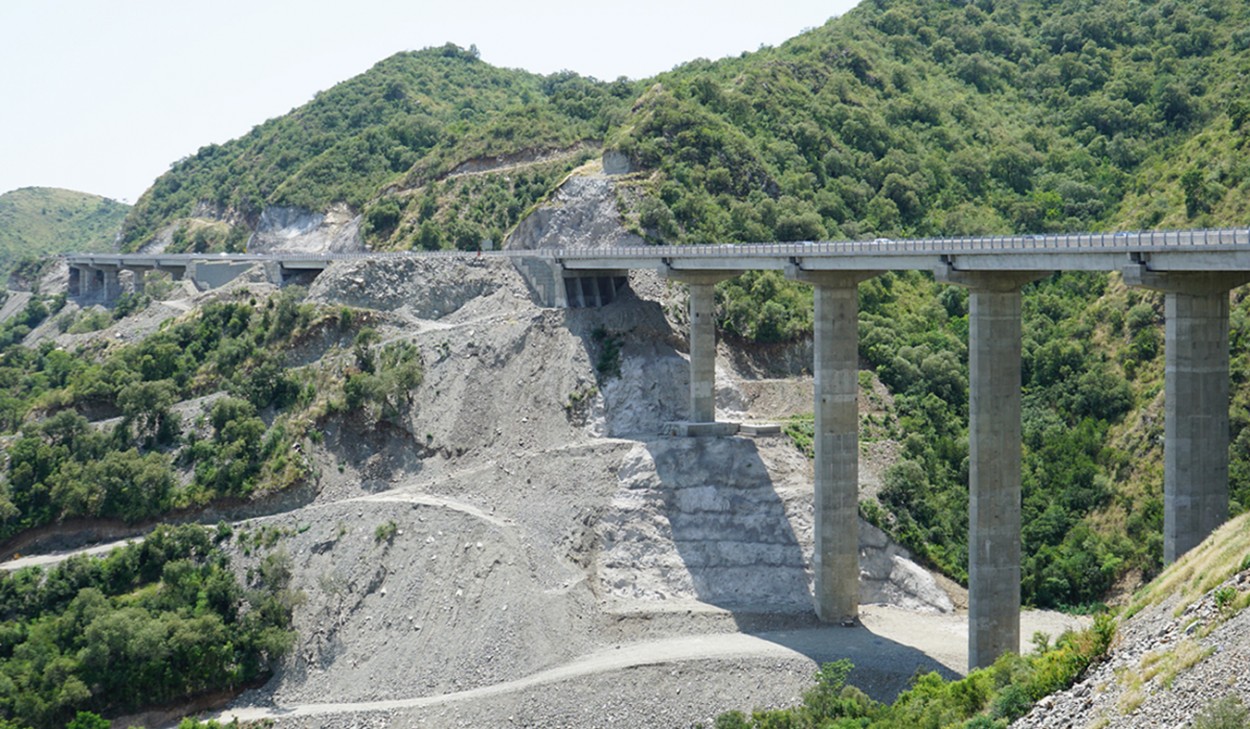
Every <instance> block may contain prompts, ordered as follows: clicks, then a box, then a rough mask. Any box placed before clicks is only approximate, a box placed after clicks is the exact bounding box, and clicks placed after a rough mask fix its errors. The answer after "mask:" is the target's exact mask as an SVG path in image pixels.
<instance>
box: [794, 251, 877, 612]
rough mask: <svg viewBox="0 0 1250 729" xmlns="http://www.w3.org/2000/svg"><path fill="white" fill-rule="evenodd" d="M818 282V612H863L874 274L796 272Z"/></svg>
mask: <svg viewBox="0 0 1250 729" xmlns="http://www.w3.org/2000/svg"><path fill="white" fill-rule="evenodd" d="M789 274H790V276H791V277H792V278H795V279H798V280H800V281H806V282H808V283H811V284H814V287H815V288H814V289H813V292H812V294H813V298H814V299H815V312H814V314H815V316H814V319H813V328H814V330H815V331H814V335H815V336H814V337H813V342H812V344H813V347H814V349H815V356H814V360H815V362H814V367H813V372H814V373H815V378H814V379H815V383H814V384H815V390H816V396H815V408H814V412H815V416H816V422H815V429H816V432H815V438H814V441H815V443H814V445H815V450H816V463H815V484H814V485H815V499H814V511H815V514H814V517H815V518H814V526H813V529H814V532H815V534H814V537H815V545H814V546H815V549H814V552H813V555H812V567H813V571H814V572H815V602H816V615H817V616H818V617H819V618H820V619H821V620H822V621H824V622H827V623H849V622H852V621H854V620H855V619H856V618H857V617H858V616H859V407H858V396H859V292H858V289H857V286H858V284H859V282H860V281H863V280H864V279H867V278H870V277H871V276H873V275H875V273H871V272H858V271H857V272H832V271H829V272H825V271H821V272H811V271H796V270H791V271H790V272H789Z"/></svg>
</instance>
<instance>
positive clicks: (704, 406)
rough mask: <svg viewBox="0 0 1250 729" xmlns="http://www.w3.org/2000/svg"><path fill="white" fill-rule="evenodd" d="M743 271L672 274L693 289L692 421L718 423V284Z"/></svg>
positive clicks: (691, 322)
mask: <svg viewBox="0 0 1250 729" xmlns="http://www.w3.org/2000/svg"><path fill="white" fill-rule="evenodd" d="M740 273H741V271H669V272H668V274H667V275H668V278H670V279H673V280H675V281H681V282H682V283H685V284H686V285H687V286H688V287H689V288H690V422H691V423H715V422H716V284H717V283H718V282H720V281H724V280H725V279H729V278H733V277H734V276H737V275H738V274H740Z"/></svg>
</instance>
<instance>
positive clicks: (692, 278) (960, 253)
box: [67, 228, 1250, 667]
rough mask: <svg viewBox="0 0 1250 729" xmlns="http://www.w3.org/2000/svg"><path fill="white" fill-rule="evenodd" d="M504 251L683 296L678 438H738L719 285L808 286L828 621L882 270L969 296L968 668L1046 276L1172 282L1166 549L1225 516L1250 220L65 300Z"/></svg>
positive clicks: (549, 298) (91, 268) (240, 259)
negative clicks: (448, 266)
mask: <svg viewBox="0 0 1250 729" xmlns="http://www.w3.org/2000/svg"><path fill="white" fill-rule="evenodd" d="M479 256H482V257H504V258H508V259H511V260H512V262H513V264H514V265H515V266H516V268H517V270H518V271H520V273H521V274H522V275H523V276H524V277H525V279H526V280H527V281H528V283H529V285H530V288H531V290H532V292H533V295H534V298H535V299H536V300H538V301H539V303H541V304H542V305H544V306H549V307H581V306H603V305H607V304H610V303H612V302H613V301H615V300H616V299H617V298H618V297H619V296H620V295H621V294H622V292H623V291H624V289H625V287H626V285H627V284H626V281H627V275H628V272H629V271H630V270H632V269H654V270H657V271H659V272H660V273H661V274H662V275H664V276H667V277H668V278H670V279H673V280H677V281H681V282H683V283H685V284H687V285H688V286H689V290H690V317H689V318H690V334H689V341H690V408H689V421H688V422H685V423H683V424H678V425H680V426H681V427H680V428H679V429H677V432H682V433H686V434H690V435H701V434H702V435H716V434H720V433H726V432H733V428H727V427H722V426H727V425H731V424H726V423H717V422H716V404H715V398H714V386H715V381H716V377H715V368H716V328H715V323H714V314H715V295H714V292H715V284H716V283H717V282H718V281H722V280H724V279H727V278H731V277H733V276H736V275H738V274H740V273H742V272H744V271H750V270H776V271H784V272H785V274H786V275H787V276H788V277H790V278H792V279H795V280H798V281H804V282H807V283H809V284H811V285H812V286H813V288H814V300H815V315H814V317H813V322H814V337H813V350H814V353H815V355H814V359H815V361H814V362H813V367H812V371H813V372H814V373H815V391H816V395H815V402H814V411H815V437H814V443H815V451H816V453H815V477H814V481H815V512H816V513H815V519H814V531H815V542H816V548H815V554H814V559H813V562H814V563H813V570H814V572H815V603H816V604H815V607H816V612H817V614H818V615H819V616H820V618H821V619H822V620H825V621H829V622H846V621H848V620H854V619H855V618H856V616H857V615H858V612H859V604H858V599H859V598H858V594H859V589H858V580H859V561H858V560H859V535H858V531H859V518H858V504H859V442H858V438H859V419H858V409H857V403H856V399H857V397H858V372H857V364H858V293H857V287H858V285H859V283H860V282H861V281H864V280H866V279H869V278H872V277H873V276H876V275H878V274H879V273H881V272H883V271H891V270H922V271H931V272H932V273H933V274H934V276H935V278H936V279H937V280H938V281H941V282H943V283H948V284H951V285H956V286H962V287H965V288H967V289H968V290H969V297H968V298H969V311H968V330H969V332H968V370H969V372H968V379H969V408H968V410H969V428H968V430H969V440H970V443H969V531H968V563H969V564H968V576H969V580H968V581H969V630H968V643H969V663H970V665H971V666H972V667H978V666H986V665H989V664H991V663H993V662H994V660H995V659H996V658H998V656H999V655H1001V654H1002V653H1004V652H1007V651H1014V650H1016V648H1017V647H1018V646H1019V643H1020V556H1021V555H1020V468H1021V422H1020V416H1021V412H1020V409H1021V402H1020V400H1021V397H1020V384H1021V381H1020V379H1021V374H1020V348H1021V345H1020V342H1021V318H1020V309H1021V289H1022V288H1023V287H1024V286H1025V285H1026V284H1028V283H1029V282H1031V281H1034V280H1037V279H1039V278H1043V277H1045V276H1048V275H1050V274H1051V273H1052V272H1055V271H1120V272H1121V273H1122V274H1123V276H1124V280H1125V282H1126V283H1127V284H1128V285H1130V286H1137V287H1141V288H1148V289H1153V290H1156V291H1161V292H1163V293H1164V295H1165V296H1164V302H1165V316H1164V318H1165V332H1166V337H1165V351H1166V363H1165V388H1166V390H1165V430H1164V439H1165V442H1164V560H1165V561H1167V562H1172V561H1174V560H1176V559H1177V558H1179V557H1180V556H1181V555H1183V554H1184V553H1185V552H1187V551H1188V550H1189V549H1191V548H1192V547H1194V546H1195V545H1197V544H1198V543H1199V542H1201V541H1202V540H1203V539H1204V538H1206V536H1207V535H1208V534H1210V533H1211V532H1212V531H1213V530H1214V529H1215V528H1216V527H1218V526H1219V525H1220V524H1221V523H1223V522H1224V521H1225V520H1226V519H1227V518H1228V442H1229V422H1228V402H1229V367H1228V365H1229V351H1228V347H1229V337H1228V329H1229V324H1228V319H1229V292H1230V291H1231V290H1232V289H1234V288H1236V287H1238V286H1241V285H1243V284H1245V283H1247V282H1250V229H1246V228H1239V229H1235V230H1232V229H1225V230H1192V231H1145V232H1135V233H1094V234H1080V235H1041V236H1039V235H1024V236H992V237H979V238H921V239H914V240H886V239H877V240H874V241H843V242H818V243H764V244H745V245H739V244H732V245H700V246H676V247H674V246H634V247H619V248H581V249H552V250H546V249H545V250H534V251H498V252H495V251H491V252H483V253H461V252H444V251H439V252H433V253H407V252H405V253H354V254H353V253H340V254H326V255H303V256H301V255H279V256H263V255H256V254H249V255H220V256H206V255H195V254H180V255H115V254H114V255H107V254H94V255H71V256H67V261H68V263H69V266H70V284H69V286H70V294H71V295H73V296H75V297H79V298H80V299H81V300H83V301H90V300H104V301H108V300H110V299H113V298H115V297H116V296H118V295H120V293H121V290H122V283H123V282H122V274H123V272H128V273H127V275H128V276H129V277H130V279H131V282H130V285H131V286H133V287H134V289H135V290H142V287H143V280H144V278H145V276H146V275H147V273H148V272H150V271H165V272H168V273H169V274H170V275H172V276H174V277H175V278H189V279H190V280H192V281H194V282H195V283H196V285H197V286H199V287H201V288H210V287H215V286H221V285H224V284H226V283H228V282H229V281H231V280H233V279H234V278H235V277H237V276H238V275H240V274H241V273H242V272H243V271H245V270H248V269H249V268H251V267H253V266H256V265H257V264H260V265H262V266H263V268H264V270H265V275H266V278H267V279H268V280H270V281H272V282H273V283H275V284H283V283H286V282H288V281H292V280H300V281H306V280H310V279H311V278H312V277H313V276H315V275H316V274H317V273H319V272H320V271H321V270H323V269H325V268H326V267H328V266H329V265H331V264H332V263H333V262H334V261H338V260H358V259H388V258H413V257H420V258H444V259H448V260H457V259H465V258H470V257H474V258H476V257H479Z"/></svg>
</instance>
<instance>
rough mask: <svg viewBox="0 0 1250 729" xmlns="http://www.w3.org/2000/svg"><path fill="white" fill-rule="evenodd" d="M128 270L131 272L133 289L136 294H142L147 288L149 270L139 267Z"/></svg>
mask: <svg viewBox="0 0 1250 729" xmlns="http://www.w3.org/2000/svg"><path fill="white" fill-rule="evenodd" d="M127 270H129V271H130V282H131V288H132V289H133V290H134V292H135V293H136V294H142V293H143V290H144V289H145V288H146V287H147V274H148V270H147V269H146V268H137V267H136V268H131V269H127Z"/></svg>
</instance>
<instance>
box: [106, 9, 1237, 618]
mask: <svg viewBox="0 0 1250 729" xmlns="http://www.w3.org/2000/svg"><path fill="white" fill-rule="evenodd" d="M1248 49H1250V8H1248V7H1247V6H1246V5H1245V4H1244V3H1239V2H1236V1H1235V0H1209V1H1206V2H1196V1H1190V0H1185V1H1178V0H1166V1H1163V2H1153V1H1147V0H1113V1H1112V2H1091V1H1089V0H1049V1H1047V0H997V1H995V0H981V1H980V2H967V3H964V2H953V3H952V2H932V1H929V0H885V1H882V2H865V3H864V4H863V5H861V6H860V7H859V8H857V9H855V10H854V11H852V12H850V13H848V14H847V15H846V16H844V17H841V18H838V19H835V20H831V21H830V22H829V23H827V24H826V25H824V26H823V27H821V28H817V29H815V30H812V31H809V32H807V33H805V34H803V35H801V36H799V37H797V38H795V39H793V40H791V41H788V42H787V43H785V44H783V45H781V46H780V47H777V48H765V49H761V50H760V51H759V52H756V53H749V54H743V55H742V56H741V57H738V58H733V59H726V60H722V61H717V62H708V61H702V60H700V61H693V62H691V63H689V64H686V65H684V66H682V67H679V68H677V69H674V70H673V71H672V72H669V73H666V74H662V75H661V76H659V77H658V78H655V79H648V80H644V81H641V82H637V83H635V82H629V81H625V80H618V81H615V82H611V83H604V82H600V81H596V80H593V79H586V78H582V77H578V76H576V75H574V74H567V73H566V74H557V75H553V76H547V77H541V76H536V75H533V74H529V73H526V72H522V71H513V70H503V69H496V68H493V67H491V66H489V65H487V64H485V63H483V62H482V61H480V60H479V59H478V58H477V57H476V54H475V53H474V52H472V51H471V50H470V51H465V50H462V49H459V48H456V47H455V46H446V47H443V48H439V49H430V50H426V51H420V52H416V53H405V54H400V55H397V56H394V57H392V58H389V59H387V60H385V61H383V62H381V63H379V64H378V65H377V66H375V67H374V68H373V69H371V70H369V71H368V72H366V73H365V74H362V75H361V76H359V77H357V78H355V79H352V80H350V81H347V82H345V83H343V84H340V85H338V86H336V87H334V88H333V89H330V90H328V91H326V92H323V93H321V94H319V95H318V96H317V98H315V99H314V100H313V101H312V102H310V103H309V104H307V105H305V106H304V107H301V108H299V109H296V110H294V111H293V112H292V113H291V114H289V115H287V116H284V117H281V118H278V119H273V120H270V121H268V122H266V123H264V124H262V125H260V126H258V127H256V128H255V129H254V130H253V131H252V132H251V133H249V134H248V135H246V136H244V137H242V138H240V139H238V140H234V141H232V142H229V143H227V144H224V145H219V146H218V145H214V146H210V147H205V148H203V149H201V150H200V151H199V152H198V153H196V154H195V155H194V156H192V157H189V158H187V159H184V160H182V161H180V162H178V163H177V164H175V165H174V167H173V168H172V169H171V170H170V172H168V173H167V174H166V175H164V176H162V177H161V178H160V180H158V181H157V184H156V185H155V186H154V187H153V188H152V189H151V190H149V191H148V193H147V194H145V195H144V197H143V198H142V199H141V200H140V201H139V203H138V204H137V205H136V207H135V209H134V210H133V211H132V213H131V215H130V216H129V218H128V219H127V222H126V226H125V240H124V243H125V245H126V246H127V247H130V248H133V247H136V246H139V245H141V244H143V243H145V242H147V241H148V240H150V239H151V238H152V236H154V235H155V234H156V233H157V232H158V231H161V230H167V229H170V228H171V227H172V228H178V227H179V226H182V228H181V230H182V232H183V233H184V234H183V235H177V234H175V235H174V236H173V240H174V242H175V248H177V247H180V246H181V247H195V248H197V249H203V250H212V249H218V248H233V249H237V248H239V247H240V246H242V245H243V244H244V242H245V241H246V238H247V235H248V234H249V232H250V231H251V230H252V228H253V227H254V226H255V225H256V224H257V221H258V219H259V216H260V213H261V212H262V210H264V209H265V207H267V206H296V207H303V208H309V209H313V210H322V209H325V208H326V207H327V206H329V205H331V204H335V203H341V204H346V205H348V206H349V207H351V208H352V209H354V210H356V211H358V212H360V213H361V214H362V215H363V216H364V226H363V231H364V235H365V238H366V241H367V242H368V243H369V244H371V245H373V246H375V247H378V248H396V249H407V248H414V247H419V248H439V247H451V246H459V247H462V248H470V249H471V248H475V247H477V245H479V244H480V242H481V241H482V240H484V239H491V240H500V239H502V238H504V237H506V235H507V234H508V232H509V230H510V229H511V228H512V227H513V226H514V225H515V224H516V222H517V221H518V220H520V219H521V217H523V216H524V215H525V214H526V212H527V211H528V209H529V208H530V206H532V205H533V204H534V203H536V202H538V201H541V200H542V199H544V198H545V197H546V196H547V195H549V194H550V193H551V191H552V190H553V189H554V188H555V186H556V185H558V184H559V182H560V180H561V179H562V177H563V175H565V174H566V173H567V172H568V171H569V170H571V169H572V168H573V167H574V166H575V165H576V164H578V163H579V162H581V161H582V160H584V159H586V158H587V157H588V156H590V155H592V154H595V153H596V152H597V150H598V149H599V148H602V149H607V150H616V151H619V152H621V153H623V154H624V155H625V156H626V157H627V158H628V159H629V160H630V162H631V164H632V168H633V170H634V171H633V173H632V174H629V175H626V176H624V177H622V178H621V179H620V182H619V183H618V185H617V195H618V203H619V206H620V209H621V212H622V214H623V216H624V219H625V220H626V222H627V224H628V225H630V226H631V227H633V228H634V229H636V230H637V231H638V232H640V233H642V234H644V235H645V236H646V237H647V238H649V239H650V240H653V241H657V242H660V241H662V242H676V243H685V242H691V243H694V242H734V241H752V240H801V239H822V238H825V239H827V238H835V239H836V238H873V237H878V236H888V237H900V236H909V235H930V234H940V235H960V234H978V233H1006V232H1013V231H1014V232H1027V233H1040V232H1047V231H1064V230H1066V231H1072V230H1105V229H1115V228H1134V227H1192V226H1216V225H1244V224H1246V223H1247V222H1248V220H1250V210H1248V209H1247V206H1248V205H1250V203H1247V200H1250V194H1248V193H1250V158H1248V157H1247V155H1246V154H1245V148H1246V142H1247V135H1248V134H1250V102H1247V101H1246V93H1245V91H1246V89H1245V88H1244V85H1245V83H1246V81H1245V76H1246V73H1247V72H1248V71H1250V50H1248ZM483 160H485V161H486V162H488V163H489V164H486V165H485V166H486V167H490V166H491V165H492V164H493V165H495V166H497V167H501V168H503V169H504V171H500V172H496V173H493V174H483V175H472V176H469V175H460V174H458V171H461V170H464V169H468V168H472V166H473V164H474V163H482V161H483ZM515 160H526V161H527V162H528V163H530V164H527V165H526V166H525V169H524V170H523V171H519V172H509V171H507V170H506V168H507V167H508V163H509V162H510V161H515ZM466 163H470V164H469V165H468V167H465V166H464V165H466ZM193 218H198V219H207V220H209V221H213V222H215V225H213V226H207V227H201V228H197V230H198V231H201V232H200V233H197V234H196V235H189V234H186V233H187V232H188V231H189V230H190V229H191V228H190V227H188V226H189V225H190V223H189V221H190V220H191V219H193ZM861 300H862V314H861V328H862V332H861V354H862V356H863V358H864V360H865V361H866V362H867V363H868V364H869V365H870V366H872V367H873V368H874V369H875V370H876V371H877V373H878V375H879V376H880V377H881V379H882V380H883V381H884V382H885V383H886V384H887V386H888V387H889V388H890V389H891V390H892V392H893V393H894V394H895V400H894V403H895V409H896V411H895V412H894V413H893V415H892V418H891V419H890V420H889V423H887V426H888V428H889V429H890V430H889V431H888V432H890V433H892V435H893V437H895V438H897V439H898V440H899V441H900V442H901V444H902V460H901V461H900V462H899V463H898V464H897V465H896V466H895V467H894V468H893V469H892V470H891V471H890V473H889V475H888V477H887V479H886V481H887V483H886V486H885V489H884V491H883V492H882V494H881V507H883V508H882V509H878V508H877V507H876V505H875V504H869V505H867V506H866V509H867V512H868V514H869V516H870V517H871V518H873V519H875V520H877V521H878V522H880V523H881V524H882V525H883V526H885V527H886V528H888V529H889V530H891V531H892V532H894V533H895V534H896V535H898V536H899V537H900V538H902V539H903V540H904V541H905V542H906V543H908V544H909V545H910V546H912V547H913V548H914V549H915V550H916V551H917V552H918V553H920V554H923V555H926V556H927V557H928V559H929V560H930V561H931V562H932V563H933V564H935V565H937V566H940V567H941V568H943V569H944V570H946V571H948V572H949V573H951V574H953V575H955V576H962V575H963V570H964V565H965V563H966V544H965V540H966V526H965V521H964V520H965V517H964V514H965V513H966V509H965V507H966V478H967V474H966V469H967V465H966V456H967V445H966V442H967V441H966V421H967V406H966V398H967V394H966V393H967V371H966V351H965V347H966V344H965V342H966V327H967V323H966V298H965V296H964V295H963V294H962V293H961V292H959V291H957V290H954V289H948V288H944V287H941V286H938V285H936V284H935V283H933V281H932V280H931V279H930V278H928V277H927V276H924V275H920V274H915V273H894V274H887V275H885V276H882V277H879V278H877V279H874V280H873V281H870V282H868V283H866V284H864V285H863V286H862V287H861ZM809 307H810V293H808V292H807V291H805V290H804V289H803V288H801V287H798V286H796V285H794V284H791V283H788V282H786V281H784V280H782V279H781V278H780V276H778V275H776V274H770V273H764V274H748V275H747V276H743V277H742V278H740V279H738V280H736V281H731V282H727V283H726V284H723V285H722V287H721V290H720V317H719V318H720V324H721V326H722V328H723V330H724V332H725V333H726V334H727V335H728V336H731V337H737V338H741V339H743V340H749V341H757V342H768V341H784V340H788V339H794V338H799V337H803V336H806V335H808V333H809V332H810V328H811V323H810V308H809ZM1025 307H1026V314H1025V316H1026V321H1025V342H1024V352H1025V388H1026V395H1025V411H1026V412H1025V441H1026V443H1025V446H1026V455H1025V459H1026V467H1025V511H1026V515H1025V523H1026V524H1027V525H1028V528H1027V529H1026V533H1025V542H1026V545H1025V554H1026V565H1025V596H1026V599H1027V600H1028V601H1029V602H1032V603H1035V604H1039V605H1081V604H1087V603H1091V602H1095V601H1098V600H1100V599H1102V598H1103V597H1104V595H1105V594H1106V591H1107V590H1108V589H1109V588H1110V587H1111V586H1112V585H1113V584H1115V582H1116V581H1117V580H1119V579H1121V578H1123V577H1125V576H1126V575H1131V574H1136V573H1137V572H1139V571H1144V572H1147V573H1149V572H1150V571H1152V570H1154V569H1156V568H1157V566H1158V563H1159V559H1160V555H1159V538H1158V534H1159V527H1160V521H1161V509H1160V504H1161V502H1160V498H1161V496H1160V491H1161V470H1160V468H1159V460H1160V452H1159V447H1158V445H1157V438H1155V437H1154V436H1155V435H1157V431H1158V430H1159V428H1161V419H1160V418H1159V417H1158V411H1159V406H1160V402H1159V399H1160V397H1161V396H1160V391H1161V371H1162V354H1161V350H1162V343H1161V333H1160V330H1159V322H1160V320H1161V305H1160V300H1159V299H1158V297H1156V296H1154V295H1153V294H1149V293H1146V292H1139V291H1131V290H1127V289H1125V288H1124V287H1123V285H1122V284H1121V283H1120V281H1119V278H1118V276H1116V275H1115V274H1111V275H1075V274H1064V275H1057V276H1054V277H1052V278H1051V279H1049V280H1046V281H1042V282H1040V283H1037V284H1034V285H1032V286H1030V287H1029V289H1028V290H1027V292H1026V304H1025ZM1246 313H1247V310H1246V307H1245V305H1244V303H1243V302H1242V301H1241V299H1240V297H1239V299H1238V303H1237V306H1236V307H1235V311H1234V315H1233V317H1234V321H1233V343H1234V369H1235V373H1234V381H1235V384H1236V390H1237V393H1238V394H1237V395H1236V398H1235V403H1234V408H1233V425H1234V433H1233V435H1234V446H1233V456H1234V461H1233V489H1234V511H1235V512H1236V511H1240V510H1241V509H1242V508H1243V504H1246V503H1250V461H1248V460H1247V458H1248V457H1250V436H1244V437H1243V435H1242V434H1243V431H1244V426H1245V425H1246V424H1247V422H1250V414H1248V413H1247V410H1246V408H1245V405H1246V399H1247V394H1246V393H1247V391H1246V387H1245V386H1246V380H1247V377H1248V376H1250V369H1248V363H1247V359H1246V356H1245V354H1244V353H1243V352H1242V351H1241V345H1242V344H1243V343H1244V341H1245V337H1246V333H1247V332H1246Z"/></svg>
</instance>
